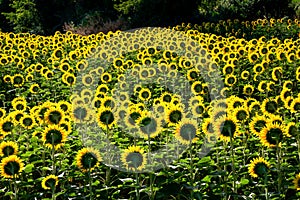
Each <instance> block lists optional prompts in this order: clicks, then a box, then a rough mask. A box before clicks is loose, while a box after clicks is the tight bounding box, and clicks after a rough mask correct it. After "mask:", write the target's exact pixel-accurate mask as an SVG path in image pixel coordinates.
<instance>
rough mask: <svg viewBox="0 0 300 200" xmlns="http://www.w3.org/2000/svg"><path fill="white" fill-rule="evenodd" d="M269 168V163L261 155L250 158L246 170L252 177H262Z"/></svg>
mask: <svg viewBox="0 0 300 200" xmlns="http://www.w3.org/2000/svg"><path fill="white" fill-rule="evenodd" d="M269 168H270V163H269V162H268V161H266V160H265V159H264V158H262V157H258V158H254V159H253V160H251V162H250V165H249V167H248V172H249V174H250V175H251V176H252V177H253V178H258V177H264V176H265V175H266V174H267V173H268V170H269Z"/></svg>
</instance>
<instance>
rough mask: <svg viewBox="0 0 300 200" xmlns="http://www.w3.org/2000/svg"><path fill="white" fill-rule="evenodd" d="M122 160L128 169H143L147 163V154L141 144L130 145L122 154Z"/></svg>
mask: <svg viewBox="0 0 300 200" xmlns="http://www.w3.org/2000/svg"><path fill="white" fill-rule="evenodd" d="M121 161H122V163H123V165H124V166H125V167H126V168H127V169H128V170H133V171H141V170H143V169H144V168H145V165H146V164H147V159H146V154H145V153H144V150H143V149H142V148H141V147H139V146H130V147H128V149H125V150H124V152H123V153H122V154H121Z"/></svg>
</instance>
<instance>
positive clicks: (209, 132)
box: [201, 118, 217, 141]
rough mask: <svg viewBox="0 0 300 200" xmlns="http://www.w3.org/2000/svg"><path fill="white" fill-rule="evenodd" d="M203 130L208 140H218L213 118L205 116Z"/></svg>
mask: <svg viewBox="0 0 300 200" xmlns="http://www.w3.org/2000/svg"><path fill="white" fill-rule="evenodd" d="M201 129H202V132H203V133H204V134H205V135H206V136H207V138H208V141H216V139H217V138H216V136H217V135H216V132H215V131H214V123H213V121H212V120H211V118H205V119H204V121H203V123H202V125H201Z"/></svg>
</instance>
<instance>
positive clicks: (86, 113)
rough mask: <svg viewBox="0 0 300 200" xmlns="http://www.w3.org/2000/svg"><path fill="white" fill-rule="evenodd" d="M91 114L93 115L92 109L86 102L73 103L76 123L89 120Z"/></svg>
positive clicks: (73, 116) (73, 118) (72, 114)
mask: <svg viewBox="0 0 300 200" xmlns="http://www.w3.org/2000/svg"><path fill="white" fill-rule="evenodd" d="M90 116H91V111H90V109H89V108H88V107H87V106H86V105H85V104H75V105H73V107H72V112H71V117H72V120H73V121H74V122H75V123H86V122H89V120H90Z"/></svg>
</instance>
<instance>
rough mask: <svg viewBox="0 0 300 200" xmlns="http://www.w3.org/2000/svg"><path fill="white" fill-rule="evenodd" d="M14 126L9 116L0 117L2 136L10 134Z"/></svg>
mask: <svg viewBox="0 0 300 200" xmlns="http://www.w3.org/2000/svg"><path fill="white" fill-rule="evenodd" d="M13 128H14V123H13V122H12V120H11V119H10V118H8V117H6V118H4V119H0V138H3V137H5V136H6V135H8V134H10V133H11V131H12V130H13Z"/></svg>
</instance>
